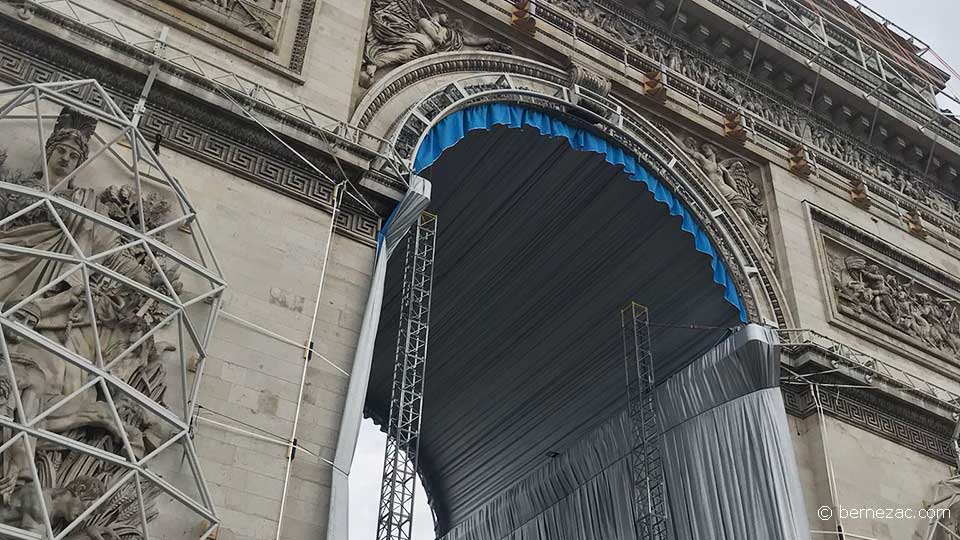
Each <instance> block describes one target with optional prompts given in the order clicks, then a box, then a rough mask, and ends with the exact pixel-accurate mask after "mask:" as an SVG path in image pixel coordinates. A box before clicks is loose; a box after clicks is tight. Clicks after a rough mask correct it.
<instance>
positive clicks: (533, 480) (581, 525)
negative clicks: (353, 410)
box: [443, 412, 636, 540]
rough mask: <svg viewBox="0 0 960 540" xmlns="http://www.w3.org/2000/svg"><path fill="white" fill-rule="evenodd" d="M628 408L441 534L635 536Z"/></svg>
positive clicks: (476, 538)
mask: <svg viewBox="0 0 960 540" xmlns="http://www.w3.org/2000/svg"><path fill="white" fill-rule="evenodd" d="M632 440H633V435H632V432H631V429H630V423H629V420H628V419H627V415H626V413H625V412H624V413H621V414H619V415H617V416H615V417H614V418H612V419H610V420H608V421H607V422H605V423H604V424H603V425H601V426H600V427H599V428H598V429H596V430H594V431H593V432H591V433H590V434H589V435H587V436H586V437H584V438H583V439H581V440H580V441H579V442H578V443H577V444H575V445H574V446H572V447H571V448H569V449H567V450H565V451H564V452H562V453H560V454H559V455H558V456H556V457H554V458H550V457H549V456H544V461H545V463H544V465H542V466H541V467H540V468H538V469H537V470H535V471H533V472H532V473H531V474H529V475H527V476H526V477H524V478H523V479H522V480H520V481H519V482H517V483H516V484H515V485H514V486H512V487H511V488H509V489H507V490H506V491H504V492H503V493H501V494H500V495H498V496H497V497H496V498H495V499H493V500H492V501H490V502H489V503H487V504H486V505H484V506H483V507H481V508H480V510H478V511H477V512H475V513H473V514H472V515H471V516H470V517H469V518H467V519H466V520H465V521H463V522H461V523H460V524H458V525H457V526H455V527H454V528H453V529H451V530H450V532H448V533H447V534H446V535H445V536H444V537H443V540H491V539H493V540H501V539H502V540H634V539H635V538H636V535H635V533H634V529H633V505H632V502H631V501H632V499H633V496H632V495H631V490H632V482H631V473H630V457H629V451H630V447H631V446H632Z"/></svg>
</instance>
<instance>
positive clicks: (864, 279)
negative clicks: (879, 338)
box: [825, 240, 960, 358]
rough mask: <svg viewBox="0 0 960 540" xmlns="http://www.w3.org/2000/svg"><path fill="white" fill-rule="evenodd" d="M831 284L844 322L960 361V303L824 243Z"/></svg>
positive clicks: (892, 271)
mask: <svg viewBox="0 0 960 540" xmlns="http://www.w3.org/2000/svg"><path fill="white" fill-rule="evenodd" d="M825 252H826V257H827V263H828V265H829V273H830V281H831V287H832V290H833V293H834V295H835V299H836V303H837V307H838V309H839V311H840V312H841V313H842V314H843V315H846V316H849V317H853V318H855V319H857V320H860V321H863V322H866V323H867V324H870V325H871V326H873V327H875V328H878V329H881V330H883V331H886V332H888V333H890V334H892V335H895V336H897V337H899V338H900V339H905V340H907V341H909V342H912V343H914V344H917V345H919V346H920V347H921V348H925V349H929V350H933V351H936V352H937V353H940V354H942V355H946V356H948V357H951V358H957V357H958V355H960V310H958V308H960V301H958V300H957V299H956V298H952V297H949V296H946V295H944V294H942V293H940V292H937V291H936V290H934V289H932V288H931V287H927V286H925V285H923V284H921V283H919V282H918V281H917V279H915V278H913V277H908V276H906V275H904V274H903V273H900V272H897V271H895V270H893V269H891V268H889V267H887V266H885V265H884V264H882V263H880V262H877V261H874V260H872V259H871V258H870V257H868V256H866V255H863V254H860V253H857V252H856V251H854V250H853V249H851V248H848V247H846V246H844V245H841V244H839V243H836V242H833V241H830V240H825Z"/></svg>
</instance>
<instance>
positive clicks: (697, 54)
mask: <svg viewBox="0 0 960 540" xmlns="http://www.w3.org/2000/svg"><path fill="white" fill-rule="evenodd" d="M545 3H547V4H552V5H554V6H557V7H558V8H560V9H562V10H563V11H566V12H568V13H569V14H570V15H572V16H574V17H576V18H577V19H580V20H583V21H586V22H588V23H590V24H593V25H595V26H597V27H598V28H600V29H601V30H603V31H604V32H606V33H607V34H609V35H610V36H611V37H613V38H616V40H617V41H623V42H625V43H626V44H627V45H629V46H630V47H631V48H632V49H633V50H634V51H636V52H637V53H639V54H640V55H642V56H644V57H646V58H648V59H650V60H652V61H653V62H654V63H656V64H660V65H662V66H665V67H667V68H669V69H671V70H673V71H675V72H677V73H680V74H682V75H683V76H685V77H686V78H688V79H690V80H692V81H694V82H695V83H697V84H699V85H701V86H702V87H704V88H706V89H708V90H710V91H712V92H715V93H716V94H718V95H720V96H722V97H723V98H725V99H726V100H729V101H732V102H733V103H734V104H735V105H736V106H738V107H742V108H744V109H746V110H748V111H750V112H752V113H754V114H756V115H757V116H759V117H761V118H763V119H764V120H765V121H766V122H767V123H769V124H772V125H774V126H777V127H778V128H780V129H782V130H784V131H786V132H787V133H789V134H791V135H792V136H793V137H796V138H797V139H800V138H806V139H807V140H809V141H812V143H813V144H814V146H816V147H817V148H818V149H819V150H822V151H824V152H827V153H828V154H830V155H831V156H833V157H835V158H837V159H838V160H840V161H842V162H845V163H846V165H847V167H833V165H832V164H831V163H829V162H828V161H827V160H824V162H823V163H821V165H822V166H824V167H827V168H832V169H833V170H834V171H835V172H837V173H839V174H841V175H849V174H850V172H849V171H863V172H864V173H866V174H867V175H869V177H870V178H869V181H876V182H879V183H880V184H882V185H884V186H885V187H887V188H889V189H890V190H892V191H894V192H895V193H898V194H900V195H903V196H904V197H907V198H910V199H912V200H914V201H916V202H918V203H921V204H924V205H927V206H931V207H934V208H935V209H936V210H937V211H938V212H939V213H940V214H942V215H943V216H944V217H947V218H949V219H952V220H954V221H957V220H958V219H960V211H958V208H957V204H956V203H955V202H953V201H955V200H956V197H955V196H954V195H952V194H950V193H949V192H948V193H946V194H944V193H943V192H941V191H942V190H944V187H943V185H942V184H936V183H935V182H933V181H928V180H926V179H924V178H923V177H922V176H923V175H922V174H921V172H920V170H919V169H918V168H917V167H916V166H908V165H907V164H905V163H903V162H901V161H894V160H892V159H891V156H889V155H887V154H886V152H884V151H881V150H879V149H878V148H874V147H870V146H868V144H867V143H866V141H865V140H864V137H858V136H855V135H853V134H852V133H841V132H840V131H839V130H836V128H835V127H833V126H834V122H833V121H830V120H828V119H824V118H819V117H816V116H813V115H810V114H808V113H806V112H804V111H801V110H800V109H799V108H797V107H794V106H791V105H790V104H789V98H788V99H786V100H785V99H778V98H777V97H776V96H777V92H778V91H777V90H776V89H774V88H772V87H770V88H760V87H754V86H753V85H751V84H750V83H748V82H747V81H745V80H743V76H742V75H740V74H738V73H737V71H736V70H734V69H731V68H728V67H726V66H724V65H722V64H721V63H720V62H719V61H718V59H717V58H715V57H713V56H710V55H709V54H708V53H707V52H706V51H704V50H697V47H696V46H695V45H693V44H692V43H688V42H682V41H680V40H678V39H676V38H675V37H673V36H667V35H665V34H664V33H661V32H658V31H656V30H655V29H653V28H651V27H648V26H645V24H646V23H644V21H643V20H642V19H641V18H640V17H632V16H631V15H630V14H629V13H627V14H625V16H621V15H622V14H624V12H623V9H622V8H621V7H612V6H613V5H614V4H611V3H609V2H603V1H599V0H545ZM617 11H619V12H620V13H617ZM540 16H542V17H543V16H548V14H547V13H546V11H544V12H542V13H541V14H540ZM553 16H554V17H555V16H556V15H553ZM857 178H859V177H857Z"/></svg>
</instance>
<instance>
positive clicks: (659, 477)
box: [620, 302, 668, 540]
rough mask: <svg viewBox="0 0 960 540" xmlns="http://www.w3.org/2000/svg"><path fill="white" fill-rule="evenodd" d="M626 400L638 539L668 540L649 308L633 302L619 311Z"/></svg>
mask: <svg viewBox="0 0 960 540" xmlns="http://www.w3.org/2000/svg"><path fill="white" fill-rule="evenodd" d="M620 323H621V330H622V335H623V360H624V367H625V369H626V374H627V400H628V411H629V413H630V421H631V424H632V426H633V435H634V445H635V446H634V447H633V451H632V452H631V468H632V469H633V496H634V510H635V512H636V529H637V539H638V540H666V539H667V538H668V535H667V523H668V517H667V501H666V487H665V486H664V479H663V465H662V463H661V460H660V420H659V418H658V417H657V400H656V395H655V394H654V383H655V379H654V376H653V353H652V351H651V346H650V319H649V315H648V313H647V308H646V307H644V306H641V305H640V304H637V303H636V302H630V303H629V304H628V305H627V306H626V307H625V308H623V310H621V312H620Z"/></svg>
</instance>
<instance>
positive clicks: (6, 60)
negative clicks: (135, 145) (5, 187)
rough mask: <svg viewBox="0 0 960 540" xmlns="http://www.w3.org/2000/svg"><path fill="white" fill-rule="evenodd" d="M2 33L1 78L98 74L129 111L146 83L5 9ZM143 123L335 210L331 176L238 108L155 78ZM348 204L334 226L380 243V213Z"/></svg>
mask: <svg viewBox="0 0 960 540" xmlns="http://www.w3.org/2000/svg"><path fill="white" fill-rule="evenodd" d="M0 36H2V37H0V80H2V81H4V82H6V83H9V84H23V83H27V82H49V81H57V80H64V79H67V80H69V79H97V80H99V81H101V83H102V84H103V86H104V88H105V89H106V90H107V92H109V93H110V95H111V97H113V99H114V100H115V101H116V102H117V103H118V104H119V105H120V106H121V107H122V108H123V109H124V110H125V112H127V114H130V112H131V111H132V109H133V105H134V104H135V103H136V101H137V96H139V92H140V88H141V87H142V84H143V82H142V81H143V79H142V75H140V74H138V73H136V72H134V71H132V70H128V69H125V68H123V67H122V66H119V65H116V64H113V63H110V62H108V61H106V60H100V59H98V58H96V57H94V56H92V55H89V54H84V53H83V52H82V51H80V50H78V49H75V48H73V47H70V46H68V45H66V44H64V43H62V42H60V41H59V40H56V39H54V38H51V37H49V36H45V35H43V34H41V33H39V32H37V31H34V30H32V29H30V28H29V27H27V26H25V25H23V24H22V23H19V22H16V21H11V20H8V19H5V18H3V17H0ZM79 97H81V98H83V97H85V96H79ZM141 128H142V130H143V133H144V135H145V136H147V137H149V138H151V139H152V138H154V137H156V135H157V134H160V135H161V136H162V146H163V147H165V148H169V149H171V150H175V151H177V152H180V153H182V154H184V155H187V156H189V157H191V158H194V159H197V160H199V161H202V162H205V163H208V164H210V165H212V166H214V167H216V168H218V169H221V170H223V171H226V172H228V173H230V174H233V175H235V176H237V177H240V178H244V179H246V180H249V181H253V182H255V183H257V184H260V185H262V186H264V187H266V188H268V189H271V190H273V191H276V192H277V193H280V194H282V195H284V196H287V197H291V198H293V199H295V200H298V201H300V202H303V203H304V204H308V205H310V206H314V207H317V208H321V209H323V210H325V211H328V212H330V211H332V208H333V183H332V182H330V181H329V180H327V179H325V178H322V177H320V176H319V175H317V174H316V173H315V172H314V171H313V170H311V169H309V168H308V167H307V166H306V165H305V164H303V163H301V162H300V161H299V160H298V159H296V157H295V156H293V155H292V154H291V153H290V152H289V150H287V149H286V148H284V147H283V146H282V145H281V144H280V143H278V142H277V141H276V140H275V139H273V138H272V137H270V136H269V135H268V134H267V133H265V132H264V131H263V130H261V129H259V128H258V127H257V126H255V125H254V124H252V123H249V122H246V121H245V120H243V119H241V118H240V117H239V116H237V115H234V114H223V112H222V111H218V110H216V108H215V107H213V106H211V105H210V104H208V103H205V102H203V101H201V100H198V99H196V98H193V97H191V96H189V95H186V94H184V93H183V92H181V91H179V90H176V89H173V88H170V87H168V86H166V85H162V84H157V85H155V86H154V89H153V92H152V93H151V95H150V99H149V100H148V103H147V107H146V110H145V111H144V113H143V117H142V120H141ZM292 144H296V143H292ZM298 151H300V152H301V153H304V154H305V155H306V156H307V157H308V158H310V159H311V161H312V162H313V163H314V164H317V165H318V167H320V169H321V170H323V171H324V172H325V173H327V174H328V176H330V177H332V178H337V177H340V176H342V175H341V172H340V169H339V167H338V166H337V164H336V163H335V162H334V161H333V160H332V159H331V157H330V156H328V155H326V154H324V153H321V152H319V151H317V150H315V149H312V148H306V147H302V146H301V147H299V148H298ZM161 159H162V158H161ZM346 172H348V173H349V174H352V175H354V176H359V175H360V171H357V170H355V169H350V168H348V169H347V171H346ZM344 204H345V206H344V207H343V208H342V209H341V212H340V213H339V214H338V224H339V227H338V229H337V232H338V233H339V234H342V235H344V236H347V237H350V238H353V239H356V240H358V241H360V242H363V243H365V244H367V245H370V246H373V245H375V244H376V234H377V231H378V230H379V218H378V217H376V216H372V215H371V214H370V212H369V211H368V210H366V209H364V208H362V207H359V205H354V204H352V203H351V202H349V201H345V203H344ZM381 210H385V209H381Z"/></svg>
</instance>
